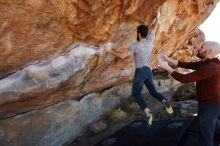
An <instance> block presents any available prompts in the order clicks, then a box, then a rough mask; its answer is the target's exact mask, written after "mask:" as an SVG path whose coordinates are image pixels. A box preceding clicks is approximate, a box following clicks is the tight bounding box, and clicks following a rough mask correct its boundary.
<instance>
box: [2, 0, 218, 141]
mask: <svg viewBox="0 0 220 146" xmlns="http://www.w3.org/2000/svg"><path fill="white" fill-rule="evenodd" d="M217 2H218V0H151V1H149V0H132V1H130V0H114V1H112V0H62V1H61V0H0V14H1V16H0V51H1V53H0V107H1V108H0V118H1V119H2V121H0V122H1V123H2V122H3V123H4V120H11V119H16V118H22V116H24V115H23V114H29V112H32V111H35V110H39V111H42V112H43V111H44V110H43V109H44V108H49V107H50V106H53V105H56V104H59V103H60V104H61V102H64V101H65V102H66V101H68V100H77V101H80V100H83V98H84V97H85V95H87V94H91V93H94V92H99V91H102V90H105V89H107V88H109V87H113V86H117V85H120V84H123V83H126V82H128V81H130V80H131V79H132V77H133V73H134V63H133V62H134V61H133V58H132V57H130V58H127V59H125V60H120V59H117V58H114V57H113V56H112V55H109V54H107V53H106V52H105V51H104V50H103V46H105V45H106V43H107V42H108V41H111V42H113V46H114V49H115V50H118V51H123V50H124V49H126V47H128V46H129V45H130V44H131V43H132V42H133V41H135V38H136V27H137V26H138V25H139V24H143V23H144V24H147V25H149V24H151V23H152V22H153V21H154V20H155V18H157V21H156V25H155V27H157V28H158V29H157V30H158V31H157V33H156V40H155V42H154V51H153V53H152V66H153V67H156V56H157V55H158V53H163V54H167V55H173V54H174V57H175V56H176V57H177V58H180V56H181V57H183V56H182V55H181V54H182V53H181V48H186V47H187V46H190V45H191V46H194V45H193V44H194V43H195V44H196V45H198V46H199V45H200V43H201V42H200V41H198V43H197V42H196V41H192V40H194V39H193V38H196V37H195V33H197V31H198V26H199V25H200V24H201V23H202V22H203V21H204V20H205V19H206V18H207V17H208V16H209V15H210V13H211V12H212V10H213V9H214V7H215V5H216V3H217ZM199 36H200V37H198V38H199V39H197V40H200V38H203V37H202V35H199ZM188 48H189V47H188ZM176 50H178V51H179V50H180V53H178V51H177V53H176V54H177V55H175V53H173V52H175V51H176ZM191 50H192V52H194V50H193V47H191ZM185 52H190V51H185ZM188 55H189V54H187V53H186V55H185V56H184V57H183V59H186V58H189V57H188ZM190 55H192V57H193V53H191V54H190ZM37 116H38V115H35V116H34V118H36V117H37ZM23 118H24V119H25V116H24V117H23ZM18 123H19V122H18ZM21 124H22V123H21ZM7 126H8V127H9V126H10V124H8V125H7V124H4V127H7ZM0 127H2V124H0ZM70 127H71V126H70ZM6 129H7V128H6ZM3 131H4V130H3ZM2 133H7V131H6V132H5V131H4V132H2V129H0V136H2V135H4V134H2ZM8 134H10V131H8ZM15 137H16V136H15ZM24 137H25V136H24ZM24 137H23V138H24ZM7 142H8V143H10V139H9V140H7ZM4 144H5V143H4ZM0 145H2V144H1V141H0Z"/></svg>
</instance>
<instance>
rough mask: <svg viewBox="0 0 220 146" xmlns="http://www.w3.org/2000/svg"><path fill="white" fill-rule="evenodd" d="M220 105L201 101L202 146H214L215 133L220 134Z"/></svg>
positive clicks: (199, 121)
mask: <svg viewBox="0 0 220 146" xmlns="http://www.w3.org/2000/svg"><path fill="white" fill-rule="evenodd" d="M219 119H220V105H211V104H205V103H199V109H198V126H199V143H200V144H201V146H213V137H214V133H215V132H216V134H218V135H219V134H220V121H219Z"/></svg>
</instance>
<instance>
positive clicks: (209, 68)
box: [159, 41, 220, 146]
mask: <svg viewBox="0 0 220 146" xmlns="http://www.w3.org/2000/svg"><path fill="white" fill-rule="evenodd" d="M197 56H198V57H199V58H201V61H198V62H181V61H177V60H174V59H172V58H169V57H167V56H164V55H161V56H160V62H159V66H160V67H161V68H163V69H165V70H167V71H168V72H169V73H170V74H171V76H172V77H173V78H174V79H176V80H178V81H180V82H182V83H190V82H196V96H197V98H198V106H199V108H198V117H197V125H198V127H199V133H198V135H199V136H198V137H199V143H200V146H213V136H214V133H215V132H216V135H218V138H220V58H219V57H220V44H219V43H217V42H212V41H206V42H204V44H203V45H202V47H201V48H200V49H198V53H197ZM171 64H172V65H174V66H176V67H181V68H186V69H193V70H194V71H193V72H191V73H188V74H181V73H179V72H177V71H175V70H174V69H173V68H171V67H170V65H171Z"/></svg>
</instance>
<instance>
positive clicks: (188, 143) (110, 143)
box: [94, 120, 220, 146]
mask: <svg viewBox="0 0 220 146" xmlns="http://www.w3.org/2000/svg"><path fill="white" fill-rule="evenodd" d="M195 123H196V122H195V120H184V121H181V120H164V121H155V122H154V123H153V125H152V126H151V127H148V126H147V123H146V121H144V120H138V121H134V122H132V123H131V124H129V125H127V126H126V127H124V128H122V129H121V130H119V131H118V132H116V133H114V134H113V135H111V136H109V137H107V138H106V139H104V140H102V141H100V142H99V143H97V144H96V145H94V146H199V145H200V144H199V143H198V142H197V133H198V132H197V130H196V129H197V128H196V124H195ZM215 137H216V138H215V146H219V144H220V137H218V136H215Z"/></svg>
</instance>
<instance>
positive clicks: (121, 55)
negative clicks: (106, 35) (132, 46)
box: [104, 47, 132, 59]
mask: <svg viewBox="0 0 220 146" xmlns="http://www.w3.org/2000/svg"><path fill="white" fill-rule="evenodd" d="M104 49H105V50H106V51H107V52H109V53H111V54H112V55H114V56H115V57H118V58H121V59H125V58H127V57H128V56H130V55H132V54H131V53H130V52H129V51H128V50H125V51H123V52H118V51H115V50H113V49H112V48H110V47H105V48H104Z"/></svg>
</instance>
